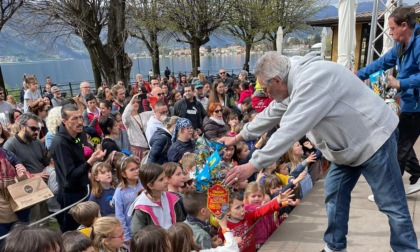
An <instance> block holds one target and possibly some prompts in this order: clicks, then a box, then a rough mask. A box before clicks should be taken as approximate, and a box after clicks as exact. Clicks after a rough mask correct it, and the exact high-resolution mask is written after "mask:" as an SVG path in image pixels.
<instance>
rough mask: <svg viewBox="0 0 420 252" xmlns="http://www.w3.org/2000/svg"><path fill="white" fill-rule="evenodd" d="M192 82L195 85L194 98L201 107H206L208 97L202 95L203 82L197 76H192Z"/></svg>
mask: <svg viewBox="0 0 420 252" xmlns="http://www.w3.org/2000/svg"><path fill="white" fill-rule="evenodd" d="M192 84H193V85H194V87H195V98H196V99H197V101H199V102H200V103H201V105H203V108H204V109H206V108H207V105H208V104H209V98H207V97H206V96H205V95H204V92H203V86H204V85H203V82H202V81H201V80H200V79H198V78H194V79H193V81H192Z"/></svg>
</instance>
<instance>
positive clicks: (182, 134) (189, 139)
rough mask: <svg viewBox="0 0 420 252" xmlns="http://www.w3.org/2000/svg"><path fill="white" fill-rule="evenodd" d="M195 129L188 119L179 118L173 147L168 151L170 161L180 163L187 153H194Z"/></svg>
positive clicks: (173, 135)
mask: <svg viewBox="0 0 420 252" xmlns="http://www.w3.org/2000/svg"><path fill="white" fill-rule="evenodd" d="M193 135H194V128H193V126H192V123H191V121H190V120H188V119H187V118H179V119H178V120H177V121H176V124H175V130H174V133H173V134H172V145H171V147H170V148H169V150H168V161H169V162H175V163H178V162H179V160H181V158H182V156H183V155H184V154H185V153H186V152H194V149H195V142H194V140H193Z"/></svg>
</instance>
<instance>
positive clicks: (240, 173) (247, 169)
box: [225, 163, 256, 186]
mask: <svg viewBox="0 0 420 252" xmlns="http://www.w3.org/2000/svg"><path fill="white" fill-rule="evenodd" d="M254 172H256V169H255V168H254V166H252V165H251V163H246V164H243V165H238V166H235V167H233V168H232V169H231V170H229V171H228V172H227V173H226V177H225V185H227V186H231V185H234V184H237V183H240V182H243V181H246V180H247V179H248V178H249V177H250V176H251V175H252V174H253V173H254Z"/></svg>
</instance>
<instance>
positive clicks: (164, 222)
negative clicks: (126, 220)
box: [128, 163, 185, 234]
mask: <svg viewBox="0 0 420 252" xmlns="http://www.w3.org/2000/svg"><path fill="white" fill-rule="evenodd" d="M139 177H140V182H141V184H142V185H143V190H142V191H140V195H139V196H138V197H137V198H136V200H135V201H134V203H133V204H132V205H131V206H130V209H129V210H128V214H129V215H132V221H131V232H132V233H133V234H135V233H136V232H137V231H138V230H140V229H142V228H143V227H145V226H149V225H158V226H161V227H163V228H164V229H168V228H169V227H170V226H171V225H172V224H174V223H176V222H180V221H184V220H185V216H184V214H183V212H182V208H181V203H180V201H179V198H178V197H177V196H176V195H174V194H172V193H170V192H168V191H167V190H168V181H167V179H166V177H165V172H164V171H163V168H162V166H161V165H158V164H154V163H150V164H144V165H142V166H141V167H140V173H139Z"/></svg>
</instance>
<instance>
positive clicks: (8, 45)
mask: <svg viewBox="0 0 420 252" xmlns="http://www.w3.org/2000/svg"><path fill="white" fill-rule="evenodd" d="M338 1H339V0H330V5H328V6H326V7H325V8H323V9H322V10H320V11H319V12H318V13H316V14H315V15H314V16H313V17H312V18H311V19H321V18H327V17H336V16H338V9H337V6H338ZM417 1H419V0H408V1H407V0H406V1H404V5H406V4H415V3H416V2H417ZM383 8H384V6H383V4H380V9H383ZM372 9H373V2H372V1H358V6H357V10H356V12H357V13H364V12H371V11H372ZM312 33H313V31H310V32H307V33H305V32H303V33H302V32H299V33H295V34H289V36H298V37H305V36H306V37H307V36H308V35H311V34H312ZM45 44H46V43H45V42H44V38H41V37H32V38H30V39H27V38H25V36H22V35H19V34H18V33H17V32H16V31H14V30H13V29H10V28H8V27H7V25H6V26H5V27H4V28H3V30H2V32H1V33H0V59H1V61H8V58H9V60H10V61H16V60H18V61H36V60H43V59H68V58H75V59H80V58H87V57H88V54H87V51H86V49H85V48H84V45H83V44H82V43H81V41H80V39H79V38H77V37H75V36H74V37H66V38H59V39H57V40H56V41H55V43H54V45H53V46H49V45H45ZM139 44H141V43H140V42H139V41H138V40H135V39H129V40H128V41H127V46H126V51H127V52H128V53H138V52H139V49H140V50H142V48H139ZM168 44H171V45H172V46H171V48H170V49H173V48H182V47H184V48H187V47H188V45H187V44H177V43H176V42H174V43H172V42H171V43H168ZM235 44H241V42H240V41H239V40H238V39H237V38H234V37H232V36H231V35H229V34H227V33H226V32H218V33H217V34H215V35H212V36H211V37H210V41H209V42H208V43H207V44H206V45H205V46H210V47H213V48H215V47H226V46H230V45H235ZM143 51H145V50H144V49H143ZM8 56H12V57H8Z"/></svg>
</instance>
